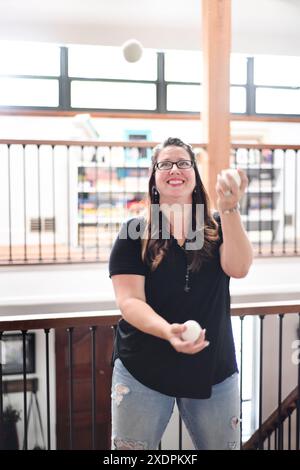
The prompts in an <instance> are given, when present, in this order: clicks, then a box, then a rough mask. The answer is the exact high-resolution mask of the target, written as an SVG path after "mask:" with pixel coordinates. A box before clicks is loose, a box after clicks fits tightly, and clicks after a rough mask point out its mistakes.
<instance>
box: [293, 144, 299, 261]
mask: <svg viewBox="0 0 300 470" xmlns="http://www.w3.org/2000/svg"><path fill="white" fill-rule="evenodd" d="M298 158H300V151H299V150H296V151H295V183H294V188H295V217H294V253H295V254H297V252H298V247H297V241H298V240H297V228H298V227H297V225H298V198H299V196H298ZM299 183H300V181H299Z"/></svg>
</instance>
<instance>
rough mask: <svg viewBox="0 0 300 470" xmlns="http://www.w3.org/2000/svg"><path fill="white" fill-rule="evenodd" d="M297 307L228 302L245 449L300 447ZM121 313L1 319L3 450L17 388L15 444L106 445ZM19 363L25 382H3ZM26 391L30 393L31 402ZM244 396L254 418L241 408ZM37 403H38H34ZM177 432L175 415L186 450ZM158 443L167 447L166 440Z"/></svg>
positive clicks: (176, 444)
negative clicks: (234, 324)
mask: <svg viewBox="0 0 300 470" xmlns="http://www.w3.org/2000/svg"><path fill="white" fill-rule="evenodd" d="M299 312H300V304H299V302H296V301H288V302H284V303H271V302H270V303H261V304H244V305H242V304H241V305H233V306H232V311H231V313H232V317H233V320H234V318H236V319H237V321H239V325H238V331H239V335H237V336H236V350H237V357H238V362H239V364H240V367H239V368H240V390H241V423H240V426H241V436H243V437H244V441H245V435H246V433H245V427H246V426H247V420H249V419H253V420H254V422H253V423H252V426H251V428H252V431H256V433H255V434H254V436H255V437H252V440H251V439H250V440H249V441H248V442H242V444H243V445H244V447H245V448H258V449H267V448H270V449H287V448H289V449H297V450H299V438H300V427H299V423H300V400H299V390H300V358H299V351H300V340H299V328H300V313H299ZM119 318H120V315H119V311H102V312H88V313H68V314H48V315H46V314H43V315H20V316H17V317H16V316H7V317H4V316H2V317H1V318H0V332H1V335H0V338H1V341H0V343H2V358H3V359H2V362H1V365H0V437H1V438H2V441H1V440H0V443H1V446H2V448H3V447H5V446H4V440H3V436H4V434H3V429H4V427H3V425H4V420H3V416H4V415H3V410H4V409H5V408H6V405H7V403H12V399H9V395H10V394H13V393H17V392H18V395H15V402H16V403H18V407H19V408H20V410H21V422H20V423H19V442H23V445H22V447H23V448H24V449H28V448H32V445H33V444H32V442H37V441H38V442H40V443H44V446H45V447H46V448H47V449H84V448H86V449H109V448H110V387H111V372H112V369H111V364H110V357H111V351H112V345H113V337H114V333H113V326H114V325H116V323H117V322H118V320H119ZM251 318H252V319H256V320H255V321H256V323H257V324H258V325H257V326H258V329H257V332H256V333H254V334H253V335H252V337H251V342H252V343H253V344H254V346H253V351H254V353H255V357H256V360H254V362H252V363H251V361H250V359H249V358H250V356H249V353H247V351H246V350H245V348H246V346H247V339H249V329H248V327H247V330H246V329H245V327H244V325H245V322H246V321H247V319H251ZM12 331H14V332H16V331H18V332H19V336H18V341H19V343H17V342H15V343H14V344H13V345H12V344H9V341H8V340H7V336H6V335H7V333H11V332H12ZM32 332H35V334H36V349H35V360H36V373H35V374H33V373H32V369H30V367H31V365H32V360H33V357H32V354H34V353H33V352H32V350H30V348H29V341H28V335H29V334H31V333H32ZM18 366H19V368H20V370H19V372H21V374H22V380H20V376H18V380H15V377H14V379H9V380H8V379H7V377H6V376H5V374H7V373H8V372H9V368H10V372H12V371H16V369H13V367H15V368H16V367H18ZM249 369H250V372H253V375H254V376H255V377H257V380H256V379H255V380H254V382H253V383H254V385H252V387H251V396H247V397H245V390H246V389H248V392H247V393H249V387H247V383H245V382H246V381H247V380H249ZM30 370H31V372H29V371H30ZM250 375H251V374H250ZM10 377H11V376H10ZM291 392H292V393H291ZM28 393H31V400H30V401H29V400H28ZM32 394H33V395H34V398H35V400H33V399H32V397H33V395H32ZM37 397H38V398H39V401H38V400H37ZM287 397H288V398H287ZM249 399H250V400H251V401H252V412H251V416H252V417H251V416H250V417H249V416H248V415H247V412H246V408H245V405H246V404H247V400H249ZM33 403H35V404H36V409H37V410H39V411H37V414H38V417H39V422H40V429H39V430H38V433H37V432H36V431H35V434H36V435H35V436H32V433H33V431H32V424H31V422H30V409H31V408H32V406H33ZM38 403H41V405H42V406H41V407H39V406H37V404H38ZM24 410H26V412H24ZM274 410H275V411H274ZM256 412H257V418H256ZM55 422H56V428H55ZM248 424H249V423H248ZM45 427H46V429H45ZM44 429H45V433H44ZM1 431H2V434H1ZM175 431H176V432H177V430H175ZM175 431H174V433H175V434H176V432H175ZM182 431H183V429H182V423H181V420H179V433H178V439H177V438H175V440H174V439H173V441H172V448H173V449H176V448H178V449H183V448H184V445H183V432H182ZM37 434H38V435H37ZM44 434H45V436H44ZM248 437H250V436H248ZM7 445H9V443H8V444H7ZM161 448H162V449H163V448H164V440H162V444H161Z"/></svg>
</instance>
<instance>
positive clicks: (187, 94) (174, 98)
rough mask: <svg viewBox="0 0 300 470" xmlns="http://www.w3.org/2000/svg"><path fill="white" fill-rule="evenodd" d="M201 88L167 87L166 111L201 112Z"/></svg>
mask: <svg viewBox="0 0 300 470" xmlns="http://www.w3.org/2000/svg"><path fill="white" fill-rule="evenodd" d="M202 106H203V104H202V87H201V86H200V85H168V86H167V111H194V112H199V111H201V110H202Z"/></svg>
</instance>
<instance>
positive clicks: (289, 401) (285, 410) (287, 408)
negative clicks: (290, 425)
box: [243, 387, 298, 450]
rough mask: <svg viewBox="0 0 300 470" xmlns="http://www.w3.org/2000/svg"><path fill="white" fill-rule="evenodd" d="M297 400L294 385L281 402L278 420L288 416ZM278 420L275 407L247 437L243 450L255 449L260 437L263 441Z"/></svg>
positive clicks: (281, 420) (294, 407)
mask: <svg viewBox="0 0 300 470" xmlns="http://www.w3.org/2000/svg"><path fill="white" fill-rule="evenodd" d="M297 400H298V387H296V388H295V389H294V390H293V391H292V392H291V393H290V394H289V395H288V396H287V397H286V398H285V399H284V401H283V402H282V403H281V412H280V413H281V414H280V422H283V421H284V420H285V419H286V418H287V417H288V415H289V414H291V412H293V411H294V410H295V409H296V407H297ZM278 420H279V416H278V408H277V409H276V410H275V411H273V413H272V414H271V415H270V416H269V417H268V418H267V419H266V421H265V422H264V423H263V424H262V425H261V428H260V430H257V431H255V433H254V434H253V435H252V436H251V437H250V439H248V441H247V442H245V443H244V444H243V450H255V449H257V447H258V445H259V440H260V439H261V440H262V442H263V441H264V440H265V439H266V438H267V437H268V436H269V435H270V434H272V432H273V431H274V430H275V429H276V428H277V426H278V424H279V423H278Z"/></svg>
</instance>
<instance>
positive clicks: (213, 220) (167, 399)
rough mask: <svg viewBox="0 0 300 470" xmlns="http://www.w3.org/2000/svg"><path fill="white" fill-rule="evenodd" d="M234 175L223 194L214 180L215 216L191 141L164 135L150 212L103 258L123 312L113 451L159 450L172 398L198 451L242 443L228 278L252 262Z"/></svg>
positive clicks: (156, 160) (114, 389)
mask: <svg viewBox="0 0 300 470" xmlns="http://www.w3.org/2000/svg"><path fill="white" fill-rule="evenodd" d="M239 175H240V177H241V187H240V188H238V186H237V184H236V182H235V181H234V180H233V178H232V179H230V181H229V182H228V184H229V186H230V190H231V191H230V196H229V197H228V196H225V194H224V193H225V191H226V188H227V189H228V187H227V185H226V182H225V179H224V178H223V177H222V176H220V178H219V179H218V182H217V185H216V191H217V193H218V209H219V213H218V212H215V213H213V212H212V211H211V210H210V205H209V199H208V196H207V193H206V190H205V188H204V185H203V183H202V180H201V176H200V174H199V171H198V168H197V163H196V158H195V154H194V152H193V149H192V148H191V146H190V145H188V144H186V143H184V142H182V141H181V140H180V139H178V138H168V139H167V140H166V141H165V142H163V144H161V145H159V146H157V147H156V148H155V149H154V151H153V155H152V165H151V171H150V178H149V190H148V202H149V204H148V214H147V216H146V217H144V218H138V219H131V220H129V221H127V223H125V224H124V225H123V227H122V229H121V232H120V234H119V236H118V238H117V239H116V241H115V244H114V246H113V249H112V252H111V256H110V263H109V272H110V276H111V278H112V282H113V286H114V290H115V295H116V302H117V305H118V307H119V308H120V310H121V312H122V320H121V321H120V322H119V324H118V327H117V331H116V340H115V347H114V354H113V364H114V370H113V378H112V448H113V449H119V450H129V449H136V450H137V449H156V448H157V446H158V443H159V441H160V439H161V437H162V435H163V433H164V430H165V428H166V426H167V423H168V422H169V419H170V416H171V414H172V410H173V406H174V402H175V400H176V401H177V406H178V408H179V411H180V414H181V416H182V418H183V420H184V422H185V424H186V427H187V429H188V432H189V434H190V435H191V438H192V440H193V443H194V445H195V448H196V449H238V448H239V426H238V423H239V418H238V417H239V392H238V374H237V363H236V358H235V350H234V342H233V335H232V328H231V320H230V294H229V279H230V276H231V275H234V274H235V273H238V274H240V273H241V272H242V268H244V266H246V265H248V264H249V263H250V262H251V260H250V256H249V257H248V253H249V250H247V248H248V245H247V243H249V242H248V240H247V236H246V234H245V232H244V231H243V228H242V223H241V219H240V215H239V212H238V209H237V203H238V200H239V199H240V198H241V197H242V195H243V192H244V190H245V188H246V185H247V179H246V177H245V175H244V173H243V172H242V171H240V172H239ZM177 222H178V223H177ZM223 227H224V230H222V228H223ZM232 228H233V230H232ZM199 239H200V240H201V243H200V244H198V241H199ZM232 244H233V245H234V249H235V250H236V252H235V253H233V248H232ZM233 254H234V256H233ZM232 258H233V259H238V260H239V263H241V264H240V265H233V264H232V261H231V259H232ZM187 320H193V321H194V322H197V323H199V324H200V325H201V327H203V329H201V331H200V334H199V337H198V338H197V339H196V340H195V341H193V340H192V339H188V340H186V339H184V338H183V336H184V334H183V333H184V332H185V331H186V330H187V326H186V322H187ZM145 423H147V426H145Z"/></svg>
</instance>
